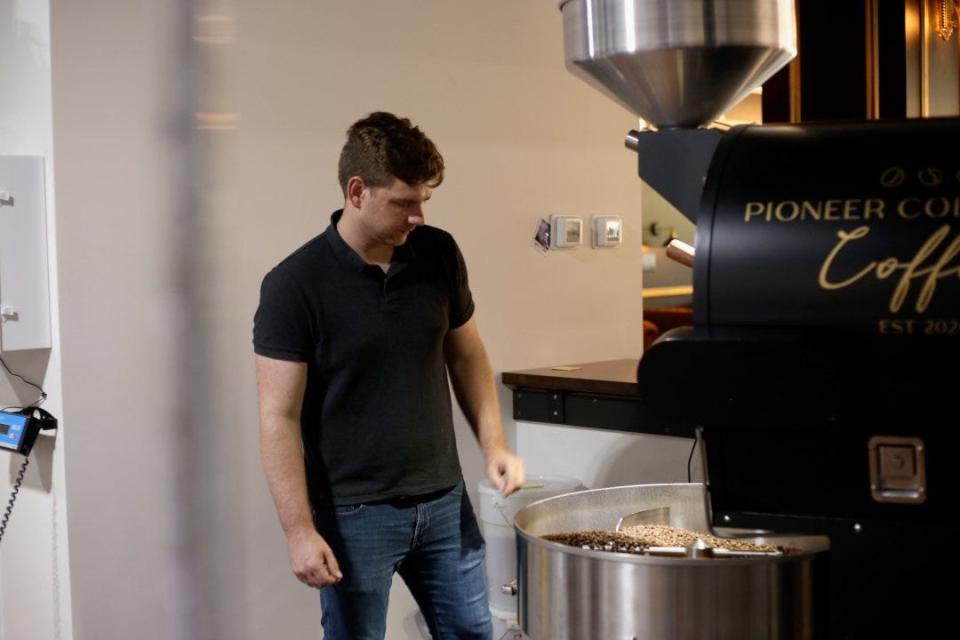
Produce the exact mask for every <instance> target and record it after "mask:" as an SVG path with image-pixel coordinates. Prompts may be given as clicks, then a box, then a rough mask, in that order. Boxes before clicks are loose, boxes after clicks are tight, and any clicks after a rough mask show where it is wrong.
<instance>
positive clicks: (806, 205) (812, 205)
mask: <svg viewBox="0 0 960 640" xmlns="http://www.w3.org/2000/svg"><path fill="white" fill-rule="evenodd" d="M822 207H823V200H817V201H816V202H810V201H809V200H804V201H803V215H802V217H803V218H804V219H806V217H807V214H809V215H810V217H811V218H813V219H814V220H819V219H820V215H821V209H822Z"/></svg>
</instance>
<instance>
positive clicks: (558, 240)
mask: <svg viewBox="0 0 960 640" xmlns="http://www.w3.org/2000/svg"><path fill="white" fill-rule="evenodd" d="M582 243H583V219H581V218H578V217H576V216H550V246H551V247H555V248H558V249H565V248H568V247H579V246H580V245H581V244H582Z"/></svg>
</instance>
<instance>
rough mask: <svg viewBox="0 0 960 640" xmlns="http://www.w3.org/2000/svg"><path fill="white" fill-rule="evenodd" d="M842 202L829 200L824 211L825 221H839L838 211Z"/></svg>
mask: <svg viewBox="0 0 960 640" xmlns="http://www.w3.org/2000/svg"><path fill="white" fill-rule="evenodd" d="M839 204H840V200H827V207H826V209H824V211H823V219H824V220H839V219H840V217H839V216H838V215H837V209H839V206H838V205H839Z"/></svg>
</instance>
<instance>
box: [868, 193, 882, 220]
mask: <svg viewBox="0 0 960 640" xmlns="http://www.w3.org/2000/svg"><path fill="white" fill-rule="evenodd" d="M885 207H886V203H885V202H884V201H883V200H881V199H880V198H869V199H868V200H867V201H866V202H865V203H864V210H863V217H864V219H865V220H869V219H870V218H871V217H873V216H876V217H877V219H879V220H883V210H884V208H885Z"/></svg>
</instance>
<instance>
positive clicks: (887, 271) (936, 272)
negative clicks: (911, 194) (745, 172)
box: [817, 201, 960, 313]
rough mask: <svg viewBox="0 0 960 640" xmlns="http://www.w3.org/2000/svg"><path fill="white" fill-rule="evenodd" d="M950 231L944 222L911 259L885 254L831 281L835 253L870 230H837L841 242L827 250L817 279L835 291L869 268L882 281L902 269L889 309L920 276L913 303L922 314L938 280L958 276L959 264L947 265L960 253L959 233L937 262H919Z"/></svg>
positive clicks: (895, 309)
mask: <svg viewBox="0 0 960 640" xmlns="http://www.w3.org/2000/svg"><path fill="white" fill-rule="evenodd" d="M903 202H904V201H901V205H902V203H903ZM918 202H919V201H918ZM899 211H900V212H901V213H902V211H903V209H902V207H900V208H899ZM950 231H951V227H950V225H949V224H945V225H943V226H941V227H940V228H939V229H937V230H936V231H935V232H934V233H933V234H932V235H931V236H930V237H929V238H927V240H926V241H925V242H924V243H923V245H922V246H921V247H920V249H918V250H917V253H916V254H914V256H913V258H912V259H911V260H910V262H900V261H899V260H898V259H897V258H895V257H893V256H891V257H887V258H885V259H883V260H881V261H879V262H877V261H876V260H871V261H870V262H868V263H867V265H866V266H865V267H864V268H863V269H861V270H860V271H858V272H857V273H856V274H854V275H853V276H851V277H849V278H847V279H846V280H843V281H840V282H831V281H830V278H829V277H828V276H829V273H830V268H831V267H832V265H833V261H834V260H836V258H837V255H838V254H839V253H840V252H841V251H842V250H843V249H844V248H845V247H846V245H847V243H848V242H850V241H852V240H859V239H861V238H863V237H865V236H866V235H867V234H868V233H870V228H869V227H867V226H860V227H857V228H856V229H854V230H853V231H850V232H846V231H838V232H837V237H838V238H839V239H840V241H839V242H838V243H837V244H836V246H834V247H833V249H831V251H830V253H828V254H827V257H826V259H825V260H824V261H823V264H822V265H821V266H820V275H819V277H818V280H817V281H818V283H819V284H820V287H821V288H823V289H826V290H835V289H842V288H844V287H848V286H850V285H852V284H853V283H855V282H857V281H858V280H860V279H862V278H863V277H864V276H866V275H867V274H869V273H870V272H871V271H872V272H874V276H875V277H876V278H877V279H878V280H884V279H886V278H889V277H890V276H891V275H893V273H894V272H896V271H899V270H902V271H903V274H902V275H901V276H900V280H899V281H898V282H897V286H896V288H895V289H894V291H893V295H892V296H891V297H890V307H889V308H890V311H891V312H893V313H896V312H898V311H899V310H900V308H901V307H902V306H903V303H904V301H905V300H906V298H907V294H908V293H909V292H910V285H911V283H912V281H913V280H916V279H919V278H924V282H923V286H922V287H921V288H920V293H919V294H918V296H917V302H916V304H915V309H916V311H917V312H918V313H923V312H924V311H926V310H927V307H928V306H929V305H930V302H931V301H932V300H933V294H934V293H935V291H936V288H937V283H938V282H939V281H940V280H942V279H944V278H949V277H951V276H953V277H954V278H956V277H958V276H960V265H955V266H953V267H949V268H948V266H947V265H948V264H949V263H950V262H951V261H952V260H954V258H956V257H957V256H958V255H960V235H958V236H957V237H956V238H954V239H953V241H952V242H951V243H950V244H949V245H947V246H946V248H945V249H944V250H943V252H942V253H941V254H940V257H939V258H938V259H937V260H936V262H934V263H933V264H932V265H930V266H928V267H925V268H921V265H923V263H924V262H925V261H926V260H927V259H928V258H930V257H931V256H932V255H933V254H934V252H935V251H936V250H937V249H938V248H939V247H940V245H941V244H943V242H944V240H946V238H947V236H948V235H949V234H950Z"/></svg>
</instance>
